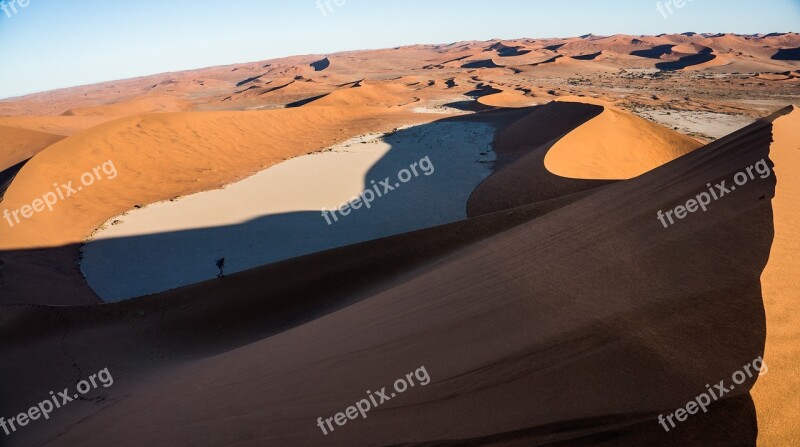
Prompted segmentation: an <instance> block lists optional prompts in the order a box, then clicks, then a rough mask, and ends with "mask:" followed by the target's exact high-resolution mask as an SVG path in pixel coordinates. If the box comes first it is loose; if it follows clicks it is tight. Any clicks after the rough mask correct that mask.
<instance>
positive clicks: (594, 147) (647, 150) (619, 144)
mask: <svg viewBox="0 0 800 447" xmlns="http://www.w3.org/2000/svg"><path fill="white" fill-rule="evenodd" d="M609 130H611V132H612V133H611V134H609V133H608V132H609ZM700 145H701V144H700V143H699V142H697V141H695V140H693V139H691V138H689V137H686V136H683V135H681V134H679V133H677V132H673V131H670V130H668V129H665V128H663V127H660V126H658V125H655V124H652V123H650V122H648V121H645V120H643V119H641V118H637V117H633V116H630V115H626V114H623V113H621V112H619V111H617V110H614V109H613V108H609V107H606V108H604V110H603V112H602V113H600V115H598V116H597V117H595V118H593V119H592V120H591V121H589V122H587V123H586V124H584V125H583V126H581V127H579V128H578V129H576V130H575V131H573V132H571V133H569V134H568V135H567V136H565V137H564V138H562V139H561V140H559V141H558V142H557V143H556V144H554V145H553V147H552V148H551V149H550V150H549V151H548V152H547V156H545V159H544V164H545V166H546V167H547V170H548V171H550V172H552V173H553V174H556V175H560V176H562V177H569V178H582V179H602V180H615V179H628V178H632V177H636V176H638V175H641V174H643V173H645V172H647V171H649V170H651V169H654V168H656V167H658V166H661V165H663V164H665V163H667V162H669V161H671V160H673V159H675V158H678V157H680V156H682V155H684V154H687V153H689V152H691V151H693V150H695V149H697V148H698V147H700Z"/></svg>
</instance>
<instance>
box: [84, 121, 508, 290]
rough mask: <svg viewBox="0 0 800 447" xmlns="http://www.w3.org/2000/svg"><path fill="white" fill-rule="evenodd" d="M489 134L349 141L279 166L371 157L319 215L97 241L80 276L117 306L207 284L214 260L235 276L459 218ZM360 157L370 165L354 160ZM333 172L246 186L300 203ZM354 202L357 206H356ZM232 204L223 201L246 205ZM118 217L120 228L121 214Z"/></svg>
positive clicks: (438, 132) (445, 132)
mask: <svg viewBox="0 0 800 447" xmlns="http://www.w3.org/2000/svg"><path fill="white" fill-rule="evenodd" d="M493 133H494V128H493V126H492V125H491V124H490V123H487V122H485V121H482V120H481V118H480V117H477V118H476V117H456V118H447V119H444V120H440V121H437V122H434V123H430V124H426V125H422V126H415V127H411V128H406V129H401V130H397V131H395V132H393V133H390V134H387V135H386V136H385V137H384V138H383V141H385V143H386V145H387V146H388V150H387V151H386V152H385V153H384V154H382V155H381V154H380V151H381V150H382V149H375V148H373V146H372V145H369V144H362V143H361V142H358V141H355V142H351V143H348V144H349V146H347V147H344V148H343V149H341V151H339V152H337V153H334V152H327V153H322V154H314V155H309V156H306V157H310V158H305V159H302V160H301V159H295V160H292V161H289V162H285V163H284V165H283V166H284V167H285V166H290V165H292V164H293V163H304V162H308V163H319V162H320V161H322V162H323V163H329V162H330V163H341V162H338V161H336V160H344V161H343V162H346V163H348V164H353V165H358V164H359V163H367V164H372V163H373V162H372V161H371V160H372V159H373V158H375V157H379V158H376V160H377V161H375V162H374V164H372V165H371V166H369V167H368V169H367V170H366V172H365V175H364V179H363V181H362V182H361V183H362V184H361V186H360V187H359V188H358V189H350V190H349V191H350V192H349V193H348V194H346V195H342V196H341V197H340V198H339V199H338V201H337V202H336V203H334V204H328V205H326V206H324V207H321V208H324V210H325V212H323V209H320V208H317V209H315V210H310V209H309V210H297V211H290V212H281V213H277V214H276V213H270V214H266V215H262V216H260V217H257V218H253V219H248V220H247V221H245V222H242V223H241V224H237V225H225V226H210V227H202V228H193V229H185V230H182V231H174V232H163V233H161V232H160V233H156V234H143V235H137V236H125V237H113V236H112V237H108V238H104V237H101V238H95V239H93V240H91V241H89V242H88V243H87V244H86V245H85V246H84V248H83V253H84V256H83V262H82V269H83V271H84V274H85V275H86V277H87V279H88V282H89V284H90V285H91V286H92V288H93V289H94V290H95V291H96V292H97V293H98V295H99V296H101V297H102V298H103V299H105V300H107V301H117V300H121V299H128V298H133V297H136V296H141V295H147V294H151V293H156V292H161V291H165V290H170V289H174V288H177V287H181V286H186V285H189V284H193V283H198V282H202V281H205V280H208V279H211V278H213V277H214V276H215V275H216V274H217V269H216V266H215V261H216V260H217V259H220V258H223V257H224V258H226V264H227V267H226V268H227V270H228V271H229V272H230V273H233V272H238V271H243V270H247V269H250V268H254V267H257V266H260V265H265V264H270V263H274V262H278V261H281V260H285V259H290V258H294V257H299V256H303V255H307V254H310V253H314V252H319V251H322V250H328V249H333V248H336V247H342V246H346V245H351V244H355V243H358V242H363V241H366V240H373V239H378V238H381V237H386V236H391V235H395V234H400V233H405V232H410V231H413V230H419V229H423V228H429V227H434V226H439V225H444V224H447V223H451V222H455V221H458V220H463V219H466V217H467V214H466V208H467V202H468V200H469V197H470V194H471V193H472V191H473V190H474V189H475V187H477V185H478V184H480V182H482V181H483V180H484V179H485V178H487V177H488V176H489V175H490V174H491V173H492V166H493V163H494V156H493V151H492V148H491V143H492V138H493ZM364 157H367V158H368V160H367V161H363V162H362V161H359V160H362V159H364ZM298 166H299V165H298ZM331 166H332V167H331V168H327V170H325V171H323V172H325V174H324V175H325V178H323V179H311V178H309V179H303V178H300V171H303V169H304V168H300V167H298V168H294V169H295V170H296V171H297V172H298V176H297V180H296V181H295V182H293V183H290V184H288V185H287V184H284V185H283V186H281V187H280V188H279V187H278V186H277V185H273V186H269V187H268V186H264V185H262V184H258V185H255V186H252V187H253V188H258V191H263V192H264V197H263V199H261V200H265V201H277V202H282V201H285V200H286V199H285V198H284V197H283V196H284V195H286V194H288V195H289V197H294V196H292V194H296V195H297V197H301V196H304V195H307V194H309V192H308V191H314V190H318V192H317V193H311V194H312V195H313V194H319V195H324V194H325V193H324V190H325V189H327V188H335V187H336V185H335V182H339V181H342V180H341V179H339V178H338V177H337V176H336V172H335V169H336V168H335V166H339V165H338V164H333V165H331ZM367 166H368V165H365V168H366V167H367ZM270 169H272V168H270ZM287 169H288V168H287ZM303 172H306V171H303ZM268 173H269V170H267V171H264V172H263V173H262V174H268ZM257 175H260V174H257ZM281 178H283V177H281ZM247 181H248V180H245V182H247ZM345 181H346V179H345ZM242 183H244V182H242ZM263 188H268V189H263ZM269 188H272V189H269ZM315 188H316V189H315ZM229 190H230V189H229V188H225V189H223V190H221V192H222V193H225V192H226V191H229ZM359 195H361V196H362V197H364V199H363V200H362V199H358V200H354V199H356V198H357V197H358V196H359ZM239 197H241V195H238V196H233V195H232V196H230V197H229V200H230V201H234V202H235V201H237V200H247V199H241V198H239ZM366 198H369V199H370V200H369V201H367V200H366ZM348 203H349V205H348ZM209 206H213V205H212V204H211V203H210V202H209ZM243 206H247V207H249V206H254V207H258V204H252V205H249V204H243ZM256 209H259V208H256ZM140 212H145V213H146V212H147V209H144V210H142V211H140ZM119 219H120V220H122V221H123V222H124V220H125V217H124V216H123V217H121V218H119ZM123 225H124V224H123ZM190 228H191V227H190ZM101 235H102V233H101Z"/></svg>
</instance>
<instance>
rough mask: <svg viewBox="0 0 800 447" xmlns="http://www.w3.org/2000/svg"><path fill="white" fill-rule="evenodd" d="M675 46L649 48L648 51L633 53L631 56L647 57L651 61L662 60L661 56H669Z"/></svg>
mask: <svg viewBox="0 0 800 447" xmlns="http://www.w3.org/2000/svg"><path fill="white" fill-rule="evenodd" d="M674 46H675V45H657V46H655V47H653V48H648V49H646V50H636V51H631V53H630V54H631V56H639V57H646V58H649V59H660V58H661V56H663V55H665V54H669V52H670V51H672V47H674Z"/></svg>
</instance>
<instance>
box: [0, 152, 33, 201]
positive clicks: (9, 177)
mask: <svg viewBox="0 0 800 447" xmlns="http://www.w3.org/2000/svg"><path fill="white" fill-rule="evenodd" d="M28 160H30V158H28V159H26V160H22V161H21V162H19V163H17V164H15V165H14V166H10V167H8V168H6V169H3V170H2V171H0V201H2V200H3V196H4V195H5V194H6V190H8V187H9V186H11V182H12V181H14V177H16V176H17V174H18V173H19V171H20V170H21V169H22V167H23V166H25V163H27V162H28Z"/></svg>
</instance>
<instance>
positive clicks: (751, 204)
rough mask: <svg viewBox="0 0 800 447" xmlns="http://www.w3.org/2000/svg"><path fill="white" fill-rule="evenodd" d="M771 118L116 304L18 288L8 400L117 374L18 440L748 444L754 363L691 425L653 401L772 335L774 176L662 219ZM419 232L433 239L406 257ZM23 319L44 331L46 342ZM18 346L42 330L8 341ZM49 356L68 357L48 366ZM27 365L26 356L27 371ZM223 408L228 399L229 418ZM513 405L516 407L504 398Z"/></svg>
mask: <svg viewBox="0 0 800 447" xmlns="http://www.w3.org/2000/svg"><path fill="white" fill-rule="evenodd" d="M558 107H559V108H575V107H576V106H575V105H569V104H566V105H558ZM591 107H595V106H591ZM601 113H602V112H601ZM792 120H794V117H793V118H792ZM771 127H772V125H771V123H770V121H760V122H758V123H756V124H754V125H752V126H750V127H748V128H746V129H743V130H742V131H739V132H737V133H736V134H735V135H732V136H730V137H728V138H725V139H722V140H720V141H718V142H716V143H713V144H711V145H709V146H706V147H704V148H702V149H700V150H697V151H694V152H692V153H689V154H687V155H685V156H683V157H681V158H679V159H677V160H675V161H673V162H671V163H668V164H666V165H663V166H661V167H658V168H656V169H654V170H652V171H650V172H648V173H646V174H644V175H641V176H639V177H637V178H635V179H632V180H627V181H620V182H616V183H613V184H607V185H605V186H602V187H600V188H597V189H595V190H594V191H593V192H591V193H587V194H589V195H586V196H584V197H583V198H581V199H578V200H575V201H572V202H570V203H568V204H561V205H558V204H555V205H549V206H548V207H547V208H542V205H539V206H537V205H530V206H523V207H521V208H515V209H511V210H503V211H499V212H498V213H494V214H489V215H485V216H482V217H478V218H475V219H468V220H466V221H462V222H458V223H454V224H451V226H448V227H442V228H438V229H437V228H435V229H431V230H424V231H421V232H417V233H412V234H409V235H400V236H396V237H395V238H388V239H384V240H380V241H374V242H368V243H365V244H361V245H359V246H353V247H344V248H341V249H338V250H335V251H332V252H325V253H320V254H316V255H310V256H307V257H304V258H300V259H296V260H291V261H287V262H284V263H280V264H277V265H273V266H269V267H265V268H261V269H258V270H257V271H252V272H244V273H242V274H240V275H234V276H232V277H230V278H227V279H226V280H224V281H213V282H209V283H205V284H200V285H197V286H193V287H190V288H187V289H183V290H178V291H174V292H170V293H168V294H164V295H161V296H153V297H149V298H146V299H140V300H133V301H127V302H124V303H119V304H115V305H107V306H94V307H88V308H70V307H68V308H63V309H59V310H58V311H57V313H56V312H55V311H54V310H52V309H51V308H47V307H5V308H4V312H2V313H0V319H2V321H3V324H2V325H0V331H4V333H3V336H2V337H0V345H2V346H3V347H4V349H3V350H2V351H0V352H3V353H4V354H3V355H4V361H3V362H2V363H0V365H2V366H0V378H2V379H3V380H0V387H3V391H4V394H6V395H8V396H11V399H8V400H4V401H2V402H0V410H3V411H5V410H9V411H10V409H12V408H18V407H20V408H21V407H24V405H26V404H28V403H29V401H30V400H31V396H28V395H26V394H25V393H21V392H15V393H9V392H8V391H9V390H8V388H9V386H10V384H11V383H13V384H14V386H15V387H16V389H17V390H21V389H28V390H37V389H40V388H42V387H44V388H45V389H47V388H48V386H49V384H51V383H61V382H64V383H67V382H69V381H70V380H72V379H73V376H74V374H73V370H72V368H71V366H70V365H72V364H73V363H74V362H77V364H80V365H81V368H82V369H85V370H93V369H95V368H97V369H99V368H102V367H109V368H110V370H111V371H114V372H115V380H116V383H115V385H114V387H112V388H109V389H104V390H103V395H104V399H103V400H102V401H101V402H99V403H94V402H89V401H85V402H75V403H72V404H71V405H72V409H71V411H70V412H61V413H59V414H58V415H57V416H55V417H54V418H53V419H52V420H51V421H49V422H48V424H47V425H46V427H47V428H42V429H41V430H37V431H26V432H23V433H20V435H19V436H18V437H16V438H14V439H13V440H12V441H13V442H14V443H16V444H20V445H21V443H24V442H25V443H28V442H29V443H37V442H38V443H47V444H50V445H74V444H75V443H76V442H80V443H81V444H82V445H87V446H93V445H109V444H110V443H112V444H114V445H123V446H124V445H141V444H142V443H151V442H156V441H157V442H161V443H164V442H167V443H190V444H192V445H218V444H219V443H222V442H225V443H231V442H235V443H239V444H242V445H248V444H250V445H257V444H259V443H261V442H263V440H264V439H267V438H269V440H270V442H274V443H278V444H280V445H309V444H317V443H320V442H322V441H324V443H325V444H330V445H343V446H344V445H347V446H351V445H397V444H398V443H400V444H414V443H417V444H419V443H424V442H438V443H447V444H451V445H464V444H489V445H502V444H505V445H540V444H545V443H554V442H562V443H568V444H570V445H598V444H600V445H609V446H610V445H620V446H621V445H643V444H647V445H657V446H668V445H676V444H677V445H686V444H689V443H693V444H702V445H706V446H723V445H731V444H736V443H742V442H745V443H747V444H751V443H753V442H755V439H756V436H757V434H758V429H757V428H756V425H755V421H756V419H755V418H756V412H755V411H753V406H752V405H753V404H752V400H751V399H750V397H749V395H748V393H747V391H748V390H749V389H750V387H752V386H753V384H754V382H755V381H754V380H746V381H745V382H744V383H743V384H742V385H741V386H738V387H737V388H736V390H735V391H732V392H731V393H730V394H729V395H727V396H726V398H725V399H723V400H721V401H718V402H715V404H714V405H712V406H711V407H709V412H708V413H707V414H704V415H696V416H695V417H693V418H690V419H688V420H687V421H686V422H684V425H682V426H681V430H676V431H674V432H671V433H665V432H664V431H663V429H662V428H661V427H660V426H659V424H658V423H657V421H656V416H657V415H658V414H659V413H663V412H664V411H665V409H672V408H677V407H679V406H681V405H684V404H685V402H686V401H687V400H689V399H691V398H693V397H694V396H696V395H697V393H698V392H699V391H698V390H703V389H705V385H704V384H706V383H710V382H713V381H717V380H719V378H724V377H729V375H730V374H731V371H735V370H737V369H738V368H740V367H741V365H743V364H745V363H746V362H750V361H751V360H752V358H755V357H756V356H758V355H760V354H761V353H762V350H763V346H764V338H765V337H766V330H765V321H764V317H763V311H762V301H761V296H760V287H759V277H760V275H761V270H762V269H763V267H764V265H765V264H767V262H768V258H769V256H770V255H769V253H770V244H771V242H772V231H771V228H772V211H771V206H770V201H769V200H764V199H763V198H762V199H759V198H760V197H764V196H770V197H771V195H772V190H773V188H774V187H775V182H774V178H769V179H765V180H761V181H756V182H754V183H752V184H750V185H748V188H746V189H743V190H742V191H737V192H736V195H732V196H731V197H728V198H725V201H720V202H717V203H716V204H715V205H716V206H715V207H714V208H710V209H709V211H708V212H707V213H706V214H704V215H703V216H702V218H700V217H698V218H697V219H693V220H686V221H684V222H681V223H680V225H678V226H676V227H675V228H672V229H671V230H673V231H671V232H670V233H669V237H665V236H664V234H665V233H664V231H665V230H664V228H663V227H661V225H660V224H658V222H657V221H656V220H655V218H654V217H653V216H654V210H655V209H658V208H659V207H662V208H663V207H665V206H670V205H673V204H674V203H676V202H678V201H681V200H684V199H685V197H687V196H688V195H690V194H692V193H696V191H697V188H698V185H700V186H702V185H703V184H705V183H706V182H707V181H709V180H714V179H718V178H727V177H729V176H731V175H732V174H733V173H734V172H736V171H738V170H740V169H742V168H743V167H744V166H747V165H749V164H752V163H754V162H755V161H757V160H759V159H761V158H762V157H765V156H767V154H768V151H769V142H770V129H771ZM776 136H777V137H780V136H781V133H780V131H778V132H777V133H776ZM778 144H781V143H779V142H778ZM773 149H774V150H777V149H778V147H777V146H773ZM523 152H524V150H523ZM786 168H788V169H794V167H793V166H787V167H786ZM778 169H780V167H778ZM642 203H647V204H648V205H646V206H644V207H643V206H642ZM610 210H613V212H609V211H610ZM576 229H579V230H580V231H570V230H576ZM437 241H438V242H437ZM421 247H427V250H425V251H424V253H425V256H426V258H425V259H424V260H420V261H417V262H414V261H412V260H414V259H418V258H417V255H416V252H417V251H418V250H419V249H420V248H421ZM687 252H691V253H693V256H692V257H691V258H689V259H687V258H686V256H685V253H687ZM356 253H358V254H359V255H358V256H356V255H355V254H356ZM412 253H413V255H410V254H412ZM409 255H410V256H409ZM334 260H338V261H339V262H334ZM732 260H735V261H736V262H731V261H732ZM318 265H330V267H331V269H330V270H329V269H318V268H314V267H315V266H318ZM368 266H374V268H369V267H368ZM620 271H624V272H626V274H625V275H622V276H620V275H619V274H618V272H620ZM290 272H291V273H290ZM574 278H580V280H579V281H575V280H570V279H574ZM266 285H269V288H268V289H265V287H266ZM267 290H268V291H267ZM297 297H302V300H298V299H297ZM600 298H602V299H600ZM721 303H724V304H721ZM665 315H668V316H670V317H669V318H666V317H665ZM64 324H67V325H68V327H69V332H68V333H67V335H65V334H64V332H63V328H64V327H65V326H64ZM22 325H25V327H27V328H29V329H30V328H32V327H36V328H37V331H36V333H37V335H36V337H35V339H31V337H33V336H32V335H30V334H31V332H32V331H30V330H29V331H24V332H23V331H18V330H17V329H18V328H19V327H21V326H22ZM223 328H224V329H225V330H224V331H222V330H221V329H223ZM743 328H747V330H743ZM10 334H13V335H14V336H13V337H9V335H10ZM25 334H27V335H25ZM98 340H103V341H104V343H98V342H97V341H98ZM165 340H169V342H165ZM698 340H702V343H698ZM21 343H24V344H26V345H27V346H28V349H26V350H19V349H8V348H10V347H11V346H17V345H19V344H21ZM64 346H67V347H68V349H69V352H70V354H71V356H72V357H68V356H65V355H63V352H62V351H61V349H62V348H63V347H64ZM121 346H124V347H125V349H124V350H122V349H120V347H121ZM767 349H768V350H769V347H768V348H767ZM42 355H47V356H48V357H52V358H53V364H52V366H53V367H51V368H49V369H47V370H42V369H41V368H36V367H35V365H38V360H37V359H38V358H40V357H41V356H42ZM768 355H769V354H768ZM341 359H346V361H341ZM59 363H63V368H62V367H60V366H61V365H60V364H59ZM376 364H379V365H382V366H381V368H375V367H374V365H376ZM6 365H13V368H10V367H8V366H6ZM231 365H248V366H247V367H246V368H231ZM370 365H371V366H373V367H370ZM420 365H424V366H425V367H426V369H427V371H428V372H429V373H430V379H431V381H430V384H429V385H427V386H424V387H419V386H418V387H416V388H414V389H413V390H409V391H407V392H406V393H404V394H403V395H402V396H398V397H397V399H394V400H392V401H391V402H389V403H386V404H385V406H383V407H382V408H380V409H379V411H377V412H375V413H373V414H371V415H370V417H369V418H367V419H362V420H358V421H357V422H356V421H354V422H352V424H348V425H347V426H345V427H342V428H338V429H337V430H336V432H335V433H333V434H332V435H333V436H331V435H329V436H327V437H325V436H324V435H323V434H322V433H321V432H320V431H319V429H318V428H317V427H316V425H315V424H316V420H317V417H319V416H323V417H327V415H330V414H335V412H336V411H340V410H341V408H344V407H346V406H347V405H348V404H350V403H352V402H354V401H356V400H357V399H359V398H360V397H359V396H362V395H363V394H364V393H365V391H364V390H365V386H367V387H370V388H374V387H376V386H377V387H380V386H382V384H391V381H392V380H394V379H395V378H396V377H400V376H402V375H403V374H405V372H407V371H409V370H412V369H413V368H417V367H419V366H420ZM395 370H396V371H398V372H397V375H396V376H392V375H391V373H390V372H391V371H395ZM20 371H26V372H27V371H30V372H31V374H23V375H22V379H20V378H19V377H20ZM33 372H36V373H35V374H33ZM770 374H772V369H771V370H770ZM12 376H13V377H14V379H13V380H11V377H12ZM321 376H324V377H325V380H317V378H318V377H321ZM771 377H772V376H770V375H767V376H764V377H762V378H760V379H759V382H762V381H767V380H770V379H771ZM242 384H247V385H246V386H243V385H242ZM365 384H368V385H365ZM632 390H636V391H632ZM641 390H647V392H646V393H643V392H642V391H641ZM570 402H580V403H581V404H580V405H571V404H569V403H570ZM212 404H213V405H212ZM220 409H231V411H232V412H235V416H229V417H225V418H222V417H219V415H220ZM277 409H279V410H277ZM500 413H502V414H507V415H515V416H514V417H510V418H502V419H499V418H493V417H491V415H496V414H500ZM228 414H230V413H228ZM452 414H458V415H459V417H458V418H453V417H452V416H451V415H452ZM78 421H81V422H80V423H77V422H78ZM162 426H163V427H169V430H160V429H158V427H162ZM409 426H413V427H414V430H408V427H409ZM709 426H713V427H716V428H717V429H715V430H709V429H708V427H709ZM242 427H247V429H246V430H244V429H242ZM720 428H724V429H720ZM56 434H58V436H57V437H56Z"/></svg>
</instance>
